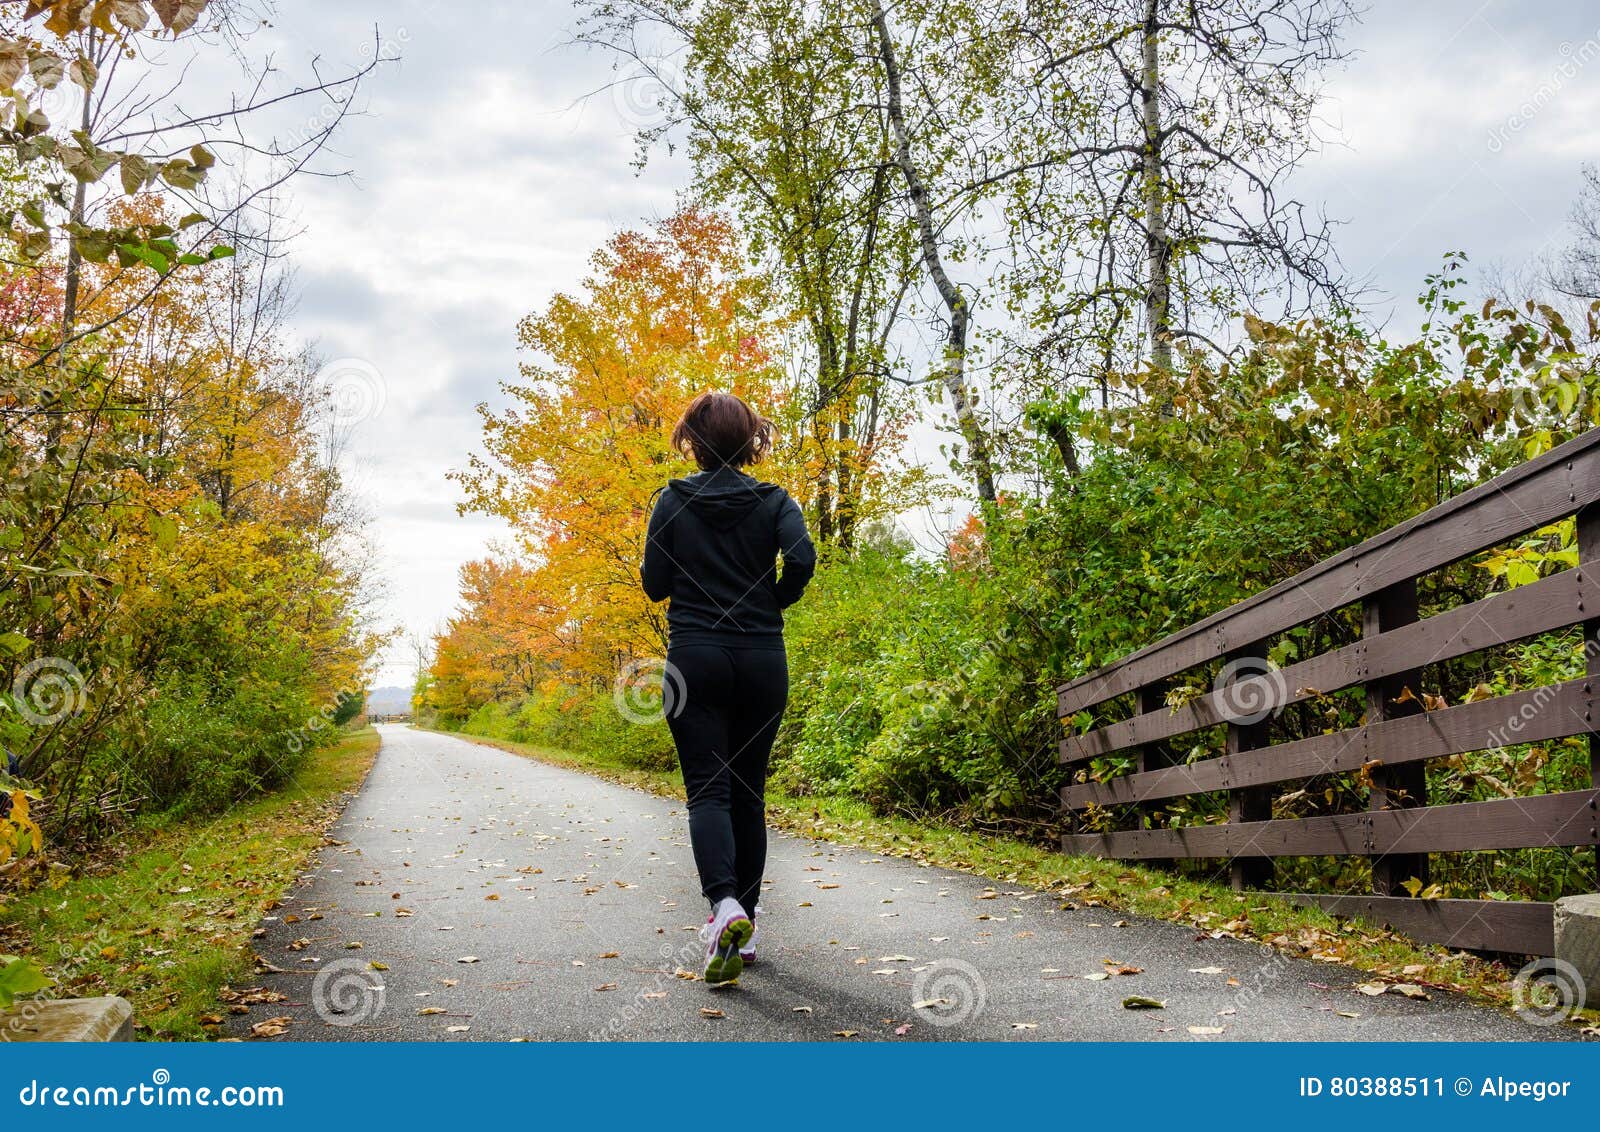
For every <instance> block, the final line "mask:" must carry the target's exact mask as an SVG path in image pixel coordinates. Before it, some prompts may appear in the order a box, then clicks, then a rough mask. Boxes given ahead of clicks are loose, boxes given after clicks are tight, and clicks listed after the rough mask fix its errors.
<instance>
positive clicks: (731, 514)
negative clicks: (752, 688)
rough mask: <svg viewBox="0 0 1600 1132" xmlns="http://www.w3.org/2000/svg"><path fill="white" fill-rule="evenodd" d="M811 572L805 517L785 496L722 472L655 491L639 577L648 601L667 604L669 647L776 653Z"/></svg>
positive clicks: (728, 470)
mask: <svg viewBox="0 0 1600 1132" xmlns="http://www.w3.org/2000/svg"><path fill="white" fill-rule="evenodd" d="M780 555H781V556H782V557H783V575H782V576H781V577H780V576H778V571H777V560H778V557H779V556H780ZM816 566H817V552H816V549H815V548H814V547H813V546H812V545H811V537H810V536H809V535H807V534H806V522H805V517H804V516H803V515H801V513H800V507H799V505H798V504H797V503H795V501H794V500H793V499H791V498H790V496H789V493H788V492H786V491H784V490H783V488H781V487H779V486H778V485H777V484H771V483H762V482H761V481H760V480H758V479H755V478H754V477H752V476H747V475H745V474H744V473H743V472H741V471H739V470H738V469H736V468H728V467H722V468H716V469H714V470H712V471H705V472H696V473H695V474H694V475H692V476H686V477H685V478H683V479H681V480H672V481H670V482H669V483H668V484H667V486H666V487H665V488H663V489H662V491H661V493H660V497H659V498H658V499H657V500H656V506H655V510H654V511H652V512H651V513H650V528H649V533H648V535H647V536H646V539H645V548H644V565H643V566H642V567H641V569H640V571H639V575H640V578H641V579H642V580H643V582H644V592H645V594H646V595H647V596H648V597H649V598H650V600H651V601H662V600H665V599H666V598H671V599H672V604H671V605H669V606H668V607H667V628H668V631H669V635H670V643H671V644H674V645H690V644H712V645H731V646H734V647H739V648H782V647H783V610H785V609H786V608H788V607H789V606H791V605H793V604H794V603H795V602H796V601H798V600H799V599H800V594H801V592H802V591H803V590H804V589H805V588H806V583H807V582H809V581H810V580H811V575H812V573H814V572H815V570H816Z"/></svg>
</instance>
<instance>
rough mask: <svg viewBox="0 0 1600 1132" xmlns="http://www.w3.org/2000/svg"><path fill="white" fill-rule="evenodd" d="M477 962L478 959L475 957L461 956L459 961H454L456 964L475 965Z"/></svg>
mask: <svg viewBox="0 0 1600 1132" xmlns="http://www.w3.org/2000/svg"><path fill="white" fill-rule="evenodd" d="M477 961H478V957H477V956H476V955H463V956H462V957H461V958H460V959H457V960H456V962H457V963H476V962H477Z"/></svg>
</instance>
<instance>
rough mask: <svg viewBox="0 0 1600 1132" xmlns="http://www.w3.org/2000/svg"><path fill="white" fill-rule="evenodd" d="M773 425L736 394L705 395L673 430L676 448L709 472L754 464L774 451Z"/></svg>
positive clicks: (697, 399)
mask: <svg viewBox="0 0 1600 1132" xmlns="http://www.w3.org/2000/svg"><path fill="white" fill-rule="evenodd" d="M772 431H773V426H772V422H771V421H769V420H767V418H766V417H763V416H761V415H760V414H758V413H757V412H756V411H755V410H754V409H752V408H751V407H750V406H749V405H746V404H745V403H744V402H743V401H742V400H740V399H739V398H738V397H735V396H734V395H733V394H732V393H714V392H711V393H702V394H700V396H698V397H696V398H695V399H694V400H693V401H691V402H689V407H688V408H687V409H685V410H684V411H683V416H682V417H680V418H679V419H678V423H677V424H676V425H674V426H673V428H672V446H673V447H674V448H676V449H677V450H678V451H679V452H682V453H683V454H684V455H685V456H688V457H690V458H691V459H692V460H694V462H695V463H697V464H699V465H700V466H701V467H702V468H705V469H707V470H709V469H712V468H719V467H722V466H723V465H727V466H729V467H733V468H739V467H743V466H744V465H746V464H754V463H756V462H757V461H758V460H760V459H761V458H762V457H763V456H765V455H766V454H767V453H768V452H770V451H772Z"/></svg>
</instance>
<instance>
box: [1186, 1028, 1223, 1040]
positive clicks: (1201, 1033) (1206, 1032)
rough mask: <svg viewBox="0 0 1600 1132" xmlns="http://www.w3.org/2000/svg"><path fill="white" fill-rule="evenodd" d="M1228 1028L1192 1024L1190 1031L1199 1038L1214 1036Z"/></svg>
mask: <svg viewBox="0 0 1600 1132" xmlns="http://www.w3.org/2000/svg"><path fill="white" fill-rule="evenodd" d="M1226 1029H1227V1027H1226V1026H1190V1027H1189V1032H1190V1033H1191V1034H1193V1035H1195V1036H1196V1037H1199V1038H1207V1037H1214V1036H1215V1035H1217V1034H1220V1033H1222V1032H1223V1031H1225V1030H1226Z"/></svg>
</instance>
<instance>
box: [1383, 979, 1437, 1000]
mask: <svg viewBox="0 0 1600 1132" xmlns="http://www.w3.org/2000/svg"><path fill="white" fill-rule="evenodd" d="M1389 989H1390V990H1392V991H1394V993H1395V994H1398V995H1403V996H1405V997H1406V998H1412V999H1417V1000H1418V1001H1421V1002H1427V1001H1428V992H1427V991H1425V990H1423V989H1422V988H1421V987H1419V986H1417V984H1415V983H1396V984H1394V986H1392V987H1390V988H1389Z"/></svg>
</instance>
